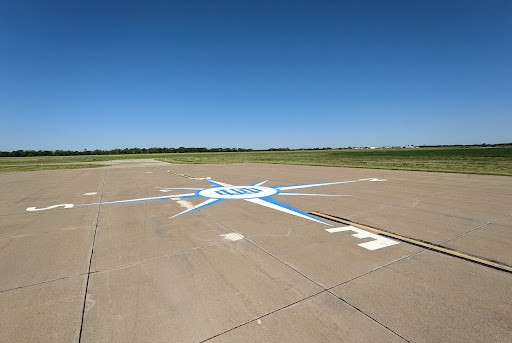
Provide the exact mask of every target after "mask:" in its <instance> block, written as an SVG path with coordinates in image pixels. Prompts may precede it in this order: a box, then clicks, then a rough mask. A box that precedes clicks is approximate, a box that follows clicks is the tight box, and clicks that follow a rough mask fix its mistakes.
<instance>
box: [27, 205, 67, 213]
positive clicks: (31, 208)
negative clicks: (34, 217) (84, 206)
mask: <svg viewBox="0 0 512 343" xmlns="http://www.w3.org/2000/svg"><path fill="white" fill-rule="evenodd" d="M74 206H75V204H60V205H53V206H48V207H42V208H36V207H29V208H27V212H35V211H44V210H51V209H52V208H57V207H64V208H73V207H74Z"/></svg>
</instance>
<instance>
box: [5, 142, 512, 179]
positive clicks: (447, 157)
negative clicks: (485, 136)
mask: <svg viewBox="0 0 512 343" xmlns="http://www.w3.org/2000/svg"><path fill="white" fill-rule="evenodd" d="M143 158H152V159H157V160H160V161H163V162H169V163H183V164H224V163H270V164H292V165H311V166H329V167H347V168H368V169H388V170H411V171H425V172H442V173H462V174H484V175H504V176H512V147H510V146H507V147H469V148H458V147H449V148H405V149H339V150H335V149H332V150H291V151H250V152H198V153H169V154H135V155H132V154H126V155H80V156H41V157H2V158H0V172H1V171H31V170H49V169H77V168H94V167H101V166H105V164H96V163H91V162H105V161H110V160H122V159H143Z"/></svg>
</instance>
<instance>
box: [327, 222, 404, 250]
mask: <svg viewBox="0 0 512 343" xmlns="http://www.w3.org/2000/svg"><path fill="white" fill-rule="evenodd" d="M325 231H327V232H330V233H335V232H343V231H353V232H355V233H354V234H353V235H352V236H353V237H356V238H359V239H362V238H373V241H370V242H365V243H359V244H358V246H360V247H361V248H365V249H368V250H377V249H381V248H385V247H390V246H392V245H396V244H399V242H397V241H394V240H392V239H389V238H386V237H382V236H379V235H376V234H374V233H371V232H368V231H364V230H361V229H359V228H357V227H353V226H351V225H349V226H343V227H335V228H332V229H325Z"/></svg>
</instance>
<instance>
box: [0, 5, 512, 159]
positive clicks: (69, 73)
mask: <svg viewBox="0 0 512 343" xmlns="http://www.w3.org/2000/svg"><path fill="white" fill-rule="evenodd" d="M0 115H1V124H0V150H4V151H5V150H7V151H9V150H16V149H36V150H39V149H43V150H44V149H51V150H53V149H73V150H83V149H89V150H91V149H96V148H98V149H110V148H117V147H119V148H124V147H140V148H142V147H152V146H157V147H178V146H186V147H191V146H196V147H203V146H204V147H248V148H269V147H290V148H299V147H327V146H330V147H346V146H383V145H406V144H416V145H421V144H458V143H461V144H473V143H484V142H485V143H498V142H510V141H512V1H510V0H504V1H499V0H484V1H475V0H461V1H448V0H447V1H432V0H429V1H410V0H407V1H393V0H390V1H365V0H361V1H279V0H273V1H265V0H254V1H242V0H234V1H213V0H208V1H190V0H189V1H176V2H173V1H161V2H160V1H158V2H156V1H106V0H104V1H91V0H87V1H85V0H84V1H74V0H62V1H45V0H34V1H24V0H13V1H10V0H7V1H6V0H2V1H0Z"/></svg>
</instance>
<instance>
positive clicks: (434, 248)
mask: <svg viewBox="0 0 512 343" xmlns="http://www.w3.org/2000/svg"><path fill="white" fill-rule="evenodd" d="M311 214H313V215H315V216H317V217H320V218H324V219H329V220H331V221H334V222H337V223H342V224H346V225H350V226H353V227H356V228H359V229H362V230H365V231H370V232H373V233H375V234H378V235H381V236H385V237H389V238H393V239H396V240H399V241H402V242H405V243H409V244H412V245H416V246H419V247H422V248H425V249H427V250H431V251H435V252H438V253H441V254H445V255H449V256H452V257H457V258H460V259H463V260H466V261H470V262H474V263H478V264H480V265H483V266H486V267H489V268H493V269H497V270H501V271H504V272H508V273H512V267H511V266H509V265H506V264H504V263H502V262H497V261H492V260H489V259H485V258H481V257H477V256H473V255H470V254H467V253H463V252H460V251H457V250H454V249H450V248H447V247H444V246H442V245H439V244H435V243H431V242H426V241H422V240H418V239H414V238H411V237H407V236H403V235H399V234H396V233H393V232H389V231H386V230H382V229H378V228H375V227H372V226H368V225H365V224H360V223H356V222H353V221H351V220H349V219H346V218H341V217H337V216H333V215H330V214H325V213H321V212H311ZM505 217H506V216H505ZM505 217H503V218H505ZM503 218H499V219H497V220H495V221H499V220H502V219H503ZM488 224H489V223H488ZM488 224H485V225H488ZM485 225H484V226H485ZM477 229H478V228H477ZM475 230H476V229H475Z"/></svg>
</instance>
